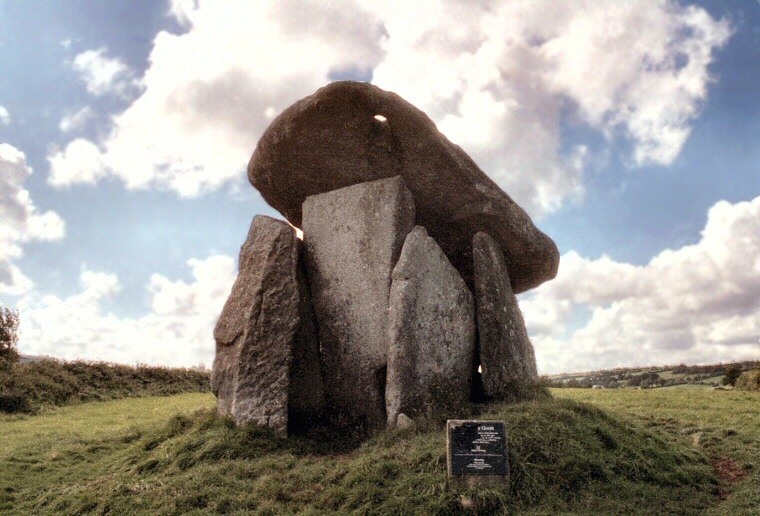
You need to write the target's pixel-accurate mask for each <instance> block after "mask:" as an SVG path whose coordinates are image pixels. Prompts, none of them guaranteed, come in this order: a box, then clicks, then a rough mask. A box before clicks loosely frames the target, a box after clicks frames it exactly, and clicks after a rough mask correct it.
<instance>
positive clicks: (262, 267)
mask: <svg viewBox="0 0 760 516" xmlns="http://www.w3.org/2000/svg"><path fill="white" fill-rule="evenodd" d="M298 259H299V242H298V240H297V238H296V234H295V231H294V230H293V228H292V227H290V225H289V224H287V223H285V222H283V221H279V220H275V219H272V218H270V217H265V216H261V215H258V216H256V217H255V218H254V219H253V222H252V223H251V228H250V231H249V233H248V238H247V239H246V242H245V243H244V244H243V246H242V248H241V250H240V264H239V273H238V277H237V279H236V281H235V284H234V285H233V287H232V292H231V293H230V296H229V298H228V299H227V302H226V304H225V305H224V309H223V311H222V315H221V317H220V318H219V321H218V322H217V325H216V328H215V330H214V337H215V339H216V346H217V353H216V359H215V360H214V370H213V373H212V388H213V391H214V394H216V396H217V399H218V405H217V408H218V411H219V412H220V413H221V414H223V415H230V416H232V418H233V419H234V420H235V422H236V423H237V424H246V423H253V424H259V425H268V426H270V427H272V428H274V429H275V430H277V431H280V432H286V431H287V425H288V393H289V389H290V385H289V384H290V370H291V364H292V362H293V347H294V345H295V343H296V336H297V330H298V328H299V324H300V320H301V317H302V314H301V313H300V312H299V305H300V304H301V303H302V300H301V293H300V291H299V285H298V278H297V267H298Z"/></svg>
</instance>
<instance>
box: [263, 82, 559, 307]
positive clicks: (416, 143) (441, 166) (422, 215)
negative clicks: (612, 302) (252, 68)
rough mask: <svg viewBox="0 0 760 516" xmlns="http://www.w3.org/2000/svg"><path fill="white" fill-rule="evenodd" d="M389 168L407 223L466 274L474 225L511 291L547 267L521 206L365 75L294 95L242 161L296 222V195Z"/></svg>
mask: <svg viewBox="0 0 760 516" xmlns="http://www.w3.org/2000/svg"><path fill="white" fill-rule="evenodd" d="M396 175H401V176H403V178H404V182H405V184H406V186H407V187H408V188H409V190H410V191H411V192H412V195H413V196H414V203H415V206H416V213H417V221H416V222H417V224H419V225H421V226H424V227H426V228H427V229H428V231H429V232H430V235H431V236H432V237H433V238H435V240H436V242H438V244H439V245H440V246H441V248H442V249H443V251H444V252H445V253H446V256H448V258H449V260H450V261H451V263H452V264H453V265H454V266H455V267H456V268H457V269H458V270H459V272H460V273H461V274H462V276H463V277H464V278H465V280H466V281H468V282H469V281H470V280H471V279H472V238H473V236H474V235H475V233H477V232H478V231H485V232H487V233H488V234H490V235H491V236H492V237H493V238H494V239H495V240H496V241H497V242H498V243H499V245H500V246H501V248H502V251H503V252H504V255H505V258H506V261H507V264H508V266H509V272H510V276H511V281H512V288H513V290H514V291H515V292H516V293H519V292H523V291H525V290H528V289H531V288H533V287H536V286H538V285H540V284H541V283H543V282H545V281H547V280H550V279H552V278H554V276H555V275H556V274H557V267H558V266H559V251H558V250H557V246H556V245H555V244H554V242H553V241H552V239H551V238H549V237H548V236H546V235H545V234H544V233H542V232H541V231H540V230H539V229H537V228H536V226H535V225H534V224H533V222H532V221H531V219H530V217H529V216H528V215H527V213H525V211H524V210H523V209H522V208H521V207H520V206H518V205H517V204H516V203H515V202H514V201H513V200H512V199H511V198H510V197H509V195H507V194H506V193H505V192H504V191H503V190H502V189H501V188H499V186H498V185H497V184H496V183H494V182H493V181H492V180H491V179H490V178H489V177H488V176H487V175H486V174H485V173H484V172H483V171H482V170H480V168H478V166H477V165H476V164H475V162H474V161H473V160H472V159H471V158H470V157H469V156H468V155H467V154H466V153H465V152H464V151H463V150H462V149H461V148H459V147H458V146H457V145H455V144H453V143H451V142H450V141H449V140H448V139H447V138H446V137H445V136H444V135H443V134H441V132H440V131H438V129H437V128H436V126H435V124H434V123H433V121H432V120H430V118H428V116H427V115H425V113H423V112H422V111H420V110H419V109H417V108H416V107H414V106H413V105H412V104H410V103H409V102H407V101H405V100H404V99H402V98H401V97H399V96H398V95H396V94H395V93H391V92H388V91H384V90H382V89H380V88H378V87H377V86H374V85H372V84H368V83H363V82H351V81H342V82H334V83H331V84H329V85H327V86H325V87H324V88H321V89H319V90H318V91H317V92H316V93H314V94H313V95H311V96H309V97H306V98H304V99H301V100H299V101H298V102H296V103H295V104H293V105H292V106H290V107H289V108H287V109H286V110H285V111H283V112H282V114H280V115H279V116H278V117H277V118H276V119H275V120H274V121H273V122H272V124H271V125H270V126H269V128H268V129H267V130H266V131H265V132H264V134H263V136H262V137H261V139H260V140H259V142H258V144H257V146H256V150H255V151H254V153H253V155H252V156H251V160H250V162H249V164H248V178H249V180H250V181H251V184H253V186H255V187H256V188H257V189H258V190H259V192H261V195H262V196H263V197H264V199H265V200H266V201H267V202H268V203H269V204H270V205H271V206H273V207H274V208H275V209H277V210H278V211H279V212H280V213H282V214H283V215H284V216H285V217H286V218H287V219H288V220H289V221H290V222H291V223H292V224H293V225H295V226H297V227H301V217H302V212H301V205H302V203H303V201H304V200H305V199H306V197H308V196H310V195H316V194H321V193H323V192H329V191H331V190H336V189H338V188H343V187H346V186H350V185H353V184H357V183H362V182H366V181H374V180H377V179H381V178H387V177H393V176H396Z"/></svg>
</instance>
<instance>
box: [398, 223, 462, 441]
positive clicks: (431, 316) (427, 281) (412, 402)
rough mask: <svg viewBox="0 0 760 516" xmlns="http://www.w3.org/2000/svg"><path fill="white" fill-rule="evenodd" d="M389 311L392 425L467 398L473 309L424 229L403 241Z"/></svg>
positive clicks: (455, 273) (455, 276) (445, 259)
mask: <svg viewBox="0 0 760 516" xmlns="http://www.w3.org/2000/svg"><path fill="white" fill-rule="evenodd" d="M392 280H393V283H392V284H391V293H390V309H389V316H388V317H389V327H388V328H389V329H388V333H389V347H388V384H387V389H386V407H387V411H388V425H389V426H396V425H397V424H398V423H400V422H401V421H403V420H404V417H403V416H404V415H406V416H411V417H415V416H419V415H424V414H426V413H428V412H429V411H430V408H432V407H433V406H436V405H439V404H442V403H443V404H445V405H447V406H456V405H457V404H464V403H466V402H467V401H468V400H469V396H470V381H471V373H472V369H471V367H472V359H473V353H474V352H475V307H474V304H473V299H472V294H470V291H469V290H468V288H467V285H466V284H465V282H464V280H463V279H462V278H461V276H460V275H459V273H458V272H457V270H456V269H455V268H454V266H453V265H451V263H450V262H449V260H448V258H446V255H445V254H444V253H443V251H442V250H441V248H440V247H439V246H438V244H437V243H436V242H435V240H433V238H432V237H429V236H428V234H427V231H426V230H425V228H423V227H421V226H417V227H415V228H414V230H413V231H412V232H411V233H409V236H407V237H406V241H405V242H404V247H403V248H402V250H401V256H400V257H399V260H398V263H397V264H396V267H395V268H394V269H393V276H392Z"/></svg>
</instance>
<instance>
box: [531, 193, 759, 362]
mask: <svg viewBox="0 0 760 516" xmlns="http://www.w3.org/2000/svg"><path fill="white" fill-rule="evenodd" d="M520 304H521V307H522V309H523V311H524V313H525V317H526V321H527V324H528V330H529V332H530V334H531V338H532V339H533V342H534V345H535V347H536V355H537V357H538V361H539V365H540V368H541V369H542V370H543V371H544V372H559V371H579V370H585V371H588V370H594V369H598V368H611V367H616V366H619V365H634V364H638V365H646V364H658V363H659V364H666V363H680V362H685V363H715V362H721V361H729V360H749V359H758V358H760V197H756V198H755V199H754V200H752V201H749V202H740V203H736V204H731V203H728V202H725V201H721V202H719V203H717V204H716V205H714V206H713V207H712V208H711V209H710V211H709V214H708V219H707V223H706V225H705V228H704V229H703V231H702V236H701V239H700V241H699V242H697V243H696V244H693V245H688V246H684V247H681V248H679V249H668V250H665V251H662V252H661V253H660V254H658V255H657V256H655V257H654V258H652V259H651V260H650V262H649V263H648V264H646V265H643V266H633V265H630V264H626V263H619V262H615V261H614V260H611V259H610V258H608V257H602V258H599V259H596V260H590V259H587V258H583V257H581V256H579V255H578V254H577V253H575V252H570V253H567V254H565V255H563V256H562V259H561V262H560V269H559V274H558V275H557V278H556V279H555V280H553V281H550V282H548V283H545V284H544V285H542V286H540V287H539V288H537V289H536V290H535V291H533V292H531V293H529V294H526V295H524V296H522V297H521V302H520ZM578 309H581V310H587V311H589V312H590V319H589V320H588V321H587V322H585V324H583V325H581V326H580V327H573V324H572V318H573V313H574V312H576V311H577V310H578Z"/></svg>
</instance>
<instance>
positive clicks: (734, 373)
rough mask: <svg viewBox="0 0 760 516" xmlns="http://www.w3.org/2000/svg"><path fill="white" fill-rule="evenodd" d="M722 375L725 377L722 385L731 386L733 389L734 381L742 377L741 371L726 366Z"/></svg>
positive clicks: (738, 368) (735, 367)
mask: <svg viewBox="0 0 760 516" xmlns="http://www.w3.org/2000/svg"><path fill="white" fill-rule="evenodd" d="M724 374H725V375H726V376H724V377H723V385H731V387H733V386H734V385H736V380H738V379H739V377H740V376H741V375H742V370H741V368H740V367H737V366H728V367H727V368H726V371H725V373H724Z"/></svg>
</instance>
